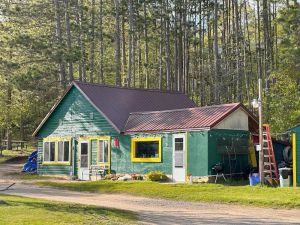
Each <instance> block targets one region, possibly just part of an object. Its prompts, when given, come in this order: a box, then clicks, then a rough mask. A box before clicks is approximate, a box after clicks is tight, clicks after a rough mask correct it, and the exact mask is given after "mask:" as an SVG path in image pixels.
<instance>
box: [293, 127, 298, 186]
mask: <svg viewBox="0 0 300 225" xmlns="http://www.w3.org/2000/svg"><path fill="white" fill-rule="evenodd" d="M292 144H293V187H295V188H296V187H297V168H296V134H295V133H293V134H292Z"/></svg>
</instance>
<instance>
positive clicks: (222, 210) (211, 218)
mask: <svg viewBox="0 0 300 225" xmlns="http://www.w3.org/2000/svg"><path fill="white" fill-rule="evenodd" d="M3 185H4V184H3V183H2V184H1V185H0V186H3ZM0 188H1V187H0ZM4 193H5V194H11V195H20V196H26V197H34V198H43V199H49V200H56V201H63V202H73V203H81V204H89V205H97V206H106V207H112V208H118V209H125V210H130V211H134V212H137V213H138V214H139V215H140V218H141V221H142V223H144V224H166V225H167V224H168V225H169V224H300V210H296V209H293V210H282V209H280V210H277V209H265V208H255V207H245V206H242V207H241V206H235V205H224V204H208V203H187V202H178V201H170V200H161V199H150V198H144V197H136V196H129V195H123V194H104V193H81V192H73V191H67V190H58V189H54V188H40V187H36V186H31V185H24V184H20V183H18V184H16V185H15V186H14V188H13V189H12V190H9V191H5V192H4Z"/></svg>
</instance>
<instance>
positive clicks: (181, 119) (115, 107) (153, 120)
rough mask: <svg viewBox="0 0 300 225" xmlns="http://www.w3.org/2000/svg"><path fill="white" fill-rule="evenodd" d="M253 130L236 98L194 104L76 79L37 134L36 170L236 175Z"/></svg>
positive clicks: (86, 175) (181, 177) (83, 174)
mask: <svg viewBox="0 0 300 225" xmlns="http://www.w3.org/2000/svg"><path fill="white" fill-rule="evenodd" d="M256 130H257V120H256V118H255V117H254V116H253V115H252V114H251V113H250V112H249V111H248V110H247V109H246V108H245V107H244V106H243V105H242V104H240V103H233V104H225V105H215V106H209V107H197V106H196V104H195V103H194V102H193V101H191V100H190V99H189V98H188V97H187V96H186V95H184V94H182V93H177V92H172V93H170V92H162V91H157V90H142V89H130V88H121V87H111V86H105V85H96V84H89V83H82V82H73V84H72V85H71V86H70V87H69V88H68V90H67V91H66V93H65V94H64V96H63V97H62V98H61V99H60V100H59V101H58V102H57V103H56V104H55V105H54V107H53V108H52V109H51V110H50V112H49V113H48V114H47V116H46V117H45V118H44V119H43V121H42V122H41V124H40V125H39V126H38V128H37V129H36V130H35V132H34V135H35V136H36V138H37V140H38V173H39V174H55V175H64V176H71V177H77V178H78V179H81V180H90V179H97V171H98V172H99V171H106V172H108V173H117V174H145V173H147V172H149V171H154V170H159V171H163V172H165V173H166V174H167V175H168V176H169V177H170V178H171V179H172V180H173V181H175V182H183V181H186V179H187V177H188V176H190V175H192V176H194V177H197V176H199V177H201V176H208V175H212V174H214V171H212V167H213V166H214V165H215V164H217V163H222V164H223V165H224V173H226V174H231V175H234V174H241V173H243V171H244V170H245V169H246V168H247V167H248V165H249V159H248V158H249V155H248V152H249V151H248V140H249V135H250V132H254V131H256ZM95 177H96V178H95Z"/></svg>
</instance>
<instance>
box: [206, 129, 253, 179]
mask: <svg viewBox="0 0 300 225" xmlns="http://www.w3.org/2000/svg"><path fill="white" fill-rule="evenodd" d="M248 139H249V132H248V131H240V130H223V129H215V130H210V131H209V132H208V174H212V171H211V168H212V167H213V166H214V165H215V164H216V163H218V162H222V163H224V167H225V173H239V172H242V171H243V170H244V169H245V168H246V167H248V166H249V158H248ZM220 140H222V141H223V142H226V141H228V142H229V143H230V142H232V143H234V142H235V143H238V144H235V147H234V148H232V149H231V150H232V152H233V153H232V154H228V152H227V151H229V150H228V149H226V148H224V146H225V145H223V146H222V145H220V144H219V143H220ZM223 148H224V149H223ZM242 151H244V152H245V153H238V152H242Z"/></svg>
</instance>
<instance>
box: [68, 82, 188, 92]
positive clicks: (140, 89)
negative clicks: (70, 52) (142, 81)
mask: <svg viewBox="0 0 300 225" xmlns="http://www.w3.org/2000/svg"><path fill="white" fill-rule="evenodd" d="M73 82H74V83H76V84H86V85H92V86H99V87H107V88H118V89H125V90H135V91H149V92H159V93H167V94H180V95H186V94H184V93H182V92H179V91H167V90H159V89H144V88H133V87H123V86H115V85H108V84H98V83H89V82H83V81H78V80H75V81H73Z"/></svg>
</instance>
